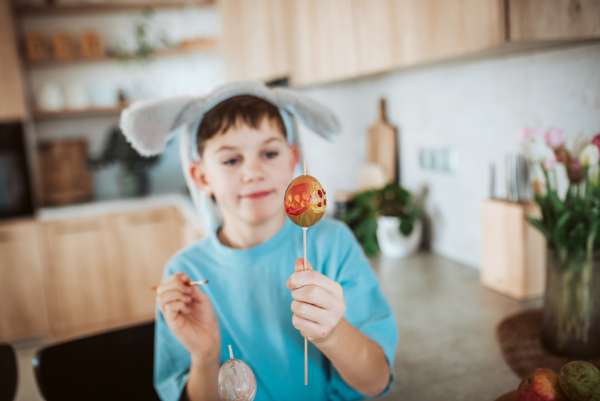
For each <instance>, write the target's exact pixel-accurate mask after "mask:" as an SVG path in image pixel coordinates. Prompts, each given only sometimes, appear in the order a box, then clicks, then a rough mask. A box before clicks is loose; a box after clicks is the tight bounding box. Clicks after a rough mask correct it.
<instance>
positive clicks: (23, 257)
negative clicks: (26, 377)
mask: <svg viewBox="0 0 600 401" xmlns="http://www.w3.org/2000/svg"><path fill="white" fill-rule="evenodd" d="M48 328H49V326H48V315H47V313H46V301H45V294H44V288H43V286H42V266H41V257H40V248H39V244H38V232H37V230H36V224H35V222H34V221H33V220H23V221H18V222H14V223H5V224H3V225H2V226H1V227H0V339H2V340H11V339H15V338H21V337H27V336H31V335H42V334H45V333H47V332H48Z"/></svg>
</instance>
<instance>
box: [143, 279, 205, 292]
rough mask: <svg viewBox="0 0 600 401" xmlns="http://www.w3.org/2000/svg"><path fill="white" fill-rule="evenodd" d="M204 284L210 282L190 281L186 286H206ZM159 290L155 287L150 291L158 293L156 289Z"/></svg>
mask: <svg viewBox="0 0 600 401" xmlns="http://www.w3.org/2000/svg"><path fill="white" fill-rule="evenodd" d="M204 284H208V280H198V281H188V282H187V283H185V285H190V286H191V285H204ZM157 288H158V286H157V285H154V286H152V287H150V289H151V290H152V291H156V289H157Z"/></svg>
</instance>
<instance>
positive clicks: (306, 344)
mask: <svg viewBox="0 0 600 401" xmlns="http://www.w3.org/2000/svg"><path fill="white" fill-rule="evenodd" d="M304 175H306V156H304ZM307 229H308V227H302V239H303V242H304V269H303V270H306V230H307ZM304 385H305V386H307V385H308V340H307V339H306V335H304Z"/></svg>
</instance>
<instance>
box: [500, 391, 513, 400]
mask: <svg viewBox="0 0 600 401" xmlns="http://www.w3.org/2000/svg"><path fill="white" fill-rule="evenodd" d="M516 399H517V390H514V391H511V392H510V393H506V394H504V395H501V396H500V397H499V398H496V401H515V400H516Z"/></svg>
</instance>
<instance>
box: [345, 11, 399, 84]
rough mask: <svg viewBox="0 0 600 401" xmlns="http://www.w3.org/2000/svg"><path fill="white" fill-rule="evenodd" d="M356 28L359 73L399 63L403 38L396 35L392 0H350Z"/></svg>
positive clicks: (380, 69) (386, 67)
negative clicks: (351, 0)
mask: <svg viewBox="0 0 600 401" xmlns="http://www.w3.org/2000/svg"><path fill="white" fill-rule="evenodd" d="M353 1H354V3H353V4H352V7H353V10H354V14H355V21H354V22H355V31H356V56H357V70H358V73H359V74H360V75H365V74H371V73H377V72H382V71H386V70H389V69H391V68H394V67H395V66H396V65H399V64H400V62H401V52H400V49H401V48H402V46H401V41H402V37H401V36H399V35H398V33H397V32H396V31H398V26H397V23H396V18H397V17H398V16H403V13H400V12H398V11H396V9H397V8H398V7H397V6H398V5H397V4H396V3H398V2H395V1H392V0H353Z"/></svg>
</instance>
